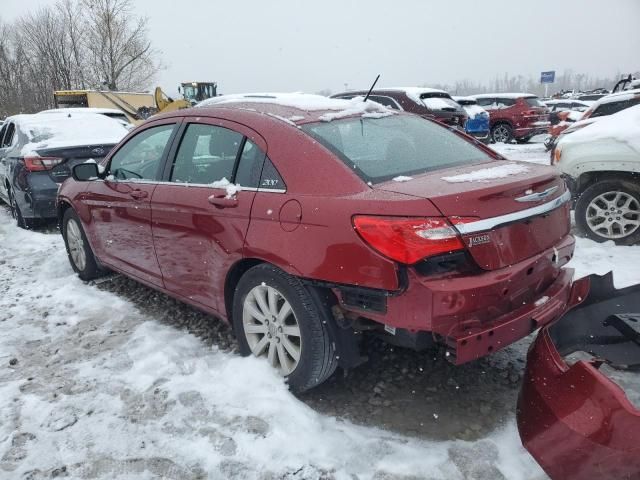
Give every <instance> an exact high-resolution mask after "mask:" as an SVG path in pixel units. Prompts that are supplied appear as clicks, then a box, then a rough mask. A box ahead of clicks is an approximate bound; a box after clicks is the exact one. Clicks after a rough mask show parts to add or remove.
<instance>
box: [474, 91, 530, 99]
mask: <svg viewBox="0 0 640 480" xmlns="http://www.w3.org/2000/svg"><path fill="white" fill-rule="evenodd" d="M470 96H471V97H473V98H493V97H500V98H538V96H537V95H535V94H533V93H509V92H507V93H479V94H477V95H470Z"/></svg>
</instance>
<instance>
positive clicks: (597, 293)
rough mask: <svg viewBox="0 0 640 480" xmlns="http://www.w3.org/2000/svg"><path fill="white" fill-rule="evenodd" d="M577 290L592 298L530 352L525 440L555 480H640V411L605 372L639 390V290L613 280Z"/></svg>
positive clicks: (585, 282)
mask: <svg viewBox="0 0 640 480" xmlns="http://www.w3.org/2000/svg"><path fill="white" fill-rule="evenodd" d="M574 289H575V290H576V291H580V292H587V291H588V293H587V294H586V296H582V294H578V295H577V297H576V298H575V300H576V302H580V303H579V304H577V306H575V307H574V308H572V309H571V310H569V311H568V312H567V313H566V314H565V315H563V316H562V317H561V318H559V319H558V320H557V321H556V322H554V323H552V324H550V325H548V326H546V327H544V328H543V329H542V330H541V331H540V333H539V334H538V336H537V338H536V340H535V341H534V342H533V344H532V345H531V348H530V349H529V353H528V356H527V367H526V372H525V377H524V380H523V385H522V390H521V391H520V396H519V399H518V412H517V421H518V430H519V432H520V438H521V440H522V443H523V445H524V446H525V448H526V449H527V450H528V451H529V453H531V455H532V456H533V457H534V458H535V459H536V461H537V462H538V463H539V464H540V466H541V467H542V468H543V469H544V470H545V472H546V473H547V474H548V475H549V477H551V479H552V480H555V479H563V480H577V479H585V478H607V479H623V478H624V479H640V410H639V409H638V408H639V405H633V404H632V403H631V401H630V400H629V398H628V397H627V395H626V394H625V391H624V390H622V388H621V387H620V386H619V385H618V384H616V383H614V382H613V381H612V380H611V379H610V378H609V377H607V376H606V375H605V374H604V373H603V372H602V371H601V370H603V365H605V364H606V365H607V368H610V369H612V370H611V371H612V372H613V371H615V372H616V376H618V373H619V374H620V375H622V376H623V377H624V378H625V384H630V385H632V386H633V387H632V388H634V389H635V390H636V392H637V391H638V390H640V285H633V286H631V287H627V288H623V289H620V290H617V289H615V287H614V286H613V276H612V274H611V273H609V274H607V275H604V276H597V275H591V276H590V277H586V278H584V279H581V280H578V281H577V282H575V284H574ZM570 305H571V304H570ZM574 357H579V359H577V360H576V358H574ZM638 398H639V399H640V396H638Z"/></svg>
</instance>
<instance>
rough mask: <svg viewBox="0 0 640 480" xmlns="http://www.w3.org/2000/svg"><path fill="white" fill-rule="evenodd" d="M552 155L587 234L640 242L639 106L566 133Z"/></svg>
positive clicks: (628, 241) (597, 239)
mask: <svg viewBox="0 0 640 480" xmlns="http://www.w3.org/2000/svg"><path fill="white" fill-rule="evenodd" d="M553 158H554V164H555V165H556V166H557V167H558V168H559V169H560V171H561V172H562V175H563V176H564V177H565V179H566V181H567V184H568V185H569V188H570V190H571V192H572V195H573V197H574V199H576V203H575V221H576V225H577V227H578V229H579V230H580V231H581V232H582V233H583V234H584V235H586V236H587V237H589V238H591V239H592V240H596V241H598V242H604V241H607V240H613V241H615V242H616V243H619V244H623V245H631V244H634V243H637V242H638V241H640V105H636V106H635V107H631V108H627V109H626V110H623V111H621V112H619V113H616V114H615V115H610V116H607V117H602V119H600V120H598V122H595V123H592V124H591V125H588V126H585V127H583V128H581V129H580V130H578V131H576V132H574V133H572V134H571V135H562V136H561V140H560V143H558V145H557V146H556V151H555V155H554V157H553Z"/></svg>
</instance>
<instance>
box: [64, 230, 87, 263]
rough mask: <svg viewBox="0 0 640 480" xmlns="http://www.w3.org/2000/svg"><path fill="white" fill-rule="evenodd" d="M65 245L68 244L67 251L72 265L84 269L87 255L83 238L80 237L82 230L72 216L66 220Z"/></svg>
mask: <svg viewBox="0 0 640 480" xmlns="http://www.w3.org/2000/svg"><path fill="white" fill-rule="evenodd" d="M66 233H67V245H68V246H69V253H70V255H71V260H73V263H74V265H75V266H76V268H77V269H78V270H80V271H83V270H84V269H85V266H86V264H87V256H86V253H85V250H84V240H83V238H82V232H81V231H80V226H79V225H78V223H77V222H76V221H75V220H74V219H73V218H72V219H69V221H68V222H67V232H66Z"/></svg>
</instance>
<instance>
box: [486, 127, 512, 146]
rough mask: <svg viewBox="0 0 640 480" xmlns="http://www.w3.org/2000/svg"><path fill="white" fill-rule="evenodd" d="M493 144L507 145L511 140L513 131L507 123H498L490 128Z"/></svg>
mask: <svg viewBox="0 0 640 480" xmlns="http://www.w3.org/2000/svg"><path fill="white" fill-rule="evenodd" d="M491 139H492V140H493V142H494V143H509V142H510V141H511V140H512V139H513V129H512V128H511V125H509V124H508V123H498V124H496V125H494V126H493V127H492V128H491Z"/></svg>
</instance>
